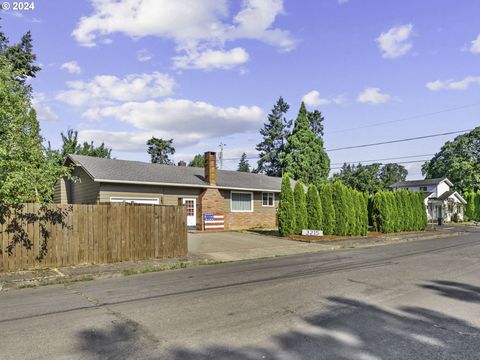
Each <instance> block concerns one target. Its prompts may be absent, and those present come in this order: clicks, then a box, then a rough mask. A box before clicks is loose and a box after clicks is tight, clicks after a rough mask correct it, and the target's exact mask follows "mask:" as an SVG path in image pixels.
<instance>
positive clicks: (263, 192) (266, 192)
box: [262, 191, 275, 207]
mask: <svg viewBox="0 0 480 360" xmlns="http://www.w3.org/2000/svg"><path fill="white" fill-rule="evenodd" d="M263 194H272V195H273V203H272V205H264V204H263ZM262 207H275V193H274V192H269V191H262Z"/></svg>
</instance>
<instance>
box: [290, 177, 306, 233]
mask: <svg viewBox="0 0 480 360" xmlns="http://www.w3.org/2000/svg"><path fill="white" fill-rule="evenodd" d="M293 199H294V203H295V226H296V227H295V232H296V233H297V234H301V233H302V230H303V229H306V228H307V221H308V215H307V201H306V198H305V189H304V187H303V183H302V182H301V181H297V183H296V184H295V189H294V191H293Z"/></svg>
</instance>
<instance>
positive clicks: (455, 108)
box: [329, 102, 480, 134]
mask: <svg viewBox="0 0 480 360" xmlns="http://www.w3.org/2000/svg"><path fill="white" fill-rule="evenodd" d="M479 105H480V102H479V103H473V104H468V105H462V106H457V107H453V108H448V109H443V110H439V111H434V112H430V113H424V114H420V115H414V116H408V117H404V118H400V119H396V120H389V121H382V122H378V123H372V124H367V125H361V126H356V127H351V128H345V129H339V130H333V131H329V133H330V134H335V133H341V132H346V131H350V130H358V129H367V128H371V127H376V126H382V125H388V124H393V123H397V122H403V121H408V120H414V119H419V118H423V117H429V116H434V115H438V114H443V113H446V112H450V111H456V110H461V109H467V108H470V107H474V106H479Z"/></svg>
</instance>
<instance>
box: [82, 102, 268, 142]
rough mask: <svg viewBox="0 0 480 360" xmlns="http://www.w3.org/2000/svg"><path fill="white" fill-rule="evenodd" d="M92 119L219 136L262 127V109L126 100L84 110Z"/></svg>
mask: <svg viewBox="0 0 480 360" xmlns="http://www.w3.org/2000/svg"><path fill="white" fill-rule="evenodd" d="M84 116H85V117H87V118H90V119H97V120H98V119H100V118H114V119H118V120H120V121H122V122H125V123H128V124H130V125H133V126H134V127H136V128H139V129H145V130H146V129H150V130H159V131H163V130H164V129H173V130H169V131H174V132H176V133H177V134H178V136H183V135H182V134H188V133H191V132H194V133H197V134H202V135H203V136H218V135H225V134H229V133H237V132H244V131H247V130H251V129H252V128H257V127H258V126H261V124H262V121H263V117H264V114H263V111H262V109H260V108H259V107H257V106H250V107H249V106H239V107H227V108H222V107H217V106H214V105H211V104H208V103H206V102H202V101H198V102H194V101H191V100H186V99H165V100H163V101H160V102H159V101H155V100H149V101H146V102H126V103H123V104H120V105H114V106H106V107H99V108H92V109H90V110H88V111H86V112H85V113H84Z"/></svg>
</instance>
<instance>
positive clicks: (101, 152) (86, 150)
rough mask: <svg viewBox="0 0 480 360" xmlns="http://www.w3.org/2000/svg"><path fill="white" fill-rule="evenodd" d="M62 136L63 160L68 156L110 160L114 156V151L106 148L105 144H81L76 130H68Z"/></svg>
mask: <svg viewBox="0 0 480 360" xmlns="http://www.w3.org/2000/svg"><path fill="white" fill-rule="evenodd" d="M60 135H61V137H62V149H61V154H62V158H65V157H66V156H67V155H68V154H77V155H85V156H94V157H99V158H107V159H110V157H111V155H112V149H110V148H108V147H106V146H105V144H104V143H103V142H102V143H101V144H100V146H96V145H95V144H94V143H93V141H91V142H90V143H88V142H86V141H84V142H83V143H80V142H79V141H78V131H76V130H73V129H68V130H67V133H66V134H64V133H63V132H62V133H60Z"/></svg>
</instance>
